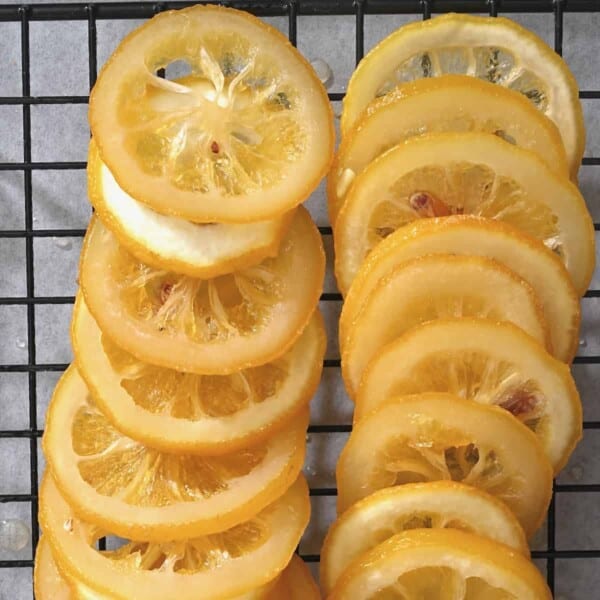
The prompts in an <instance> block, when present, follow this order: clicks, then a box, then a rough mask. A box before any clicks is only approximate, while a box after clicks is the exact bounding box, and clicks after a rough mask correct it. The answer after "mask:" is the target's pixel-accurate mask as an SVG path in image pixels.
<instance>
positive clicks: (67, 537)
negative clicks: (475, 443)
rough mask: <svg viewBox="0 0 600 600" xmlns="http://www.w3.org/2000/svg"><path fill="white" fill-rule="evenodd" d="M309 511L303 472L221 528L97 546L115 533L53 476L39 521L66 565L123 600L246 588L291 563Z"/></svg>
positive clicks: (227, 593) (194, 598)
mask: <svg viewBox="0 0 600 600" xmlns="http://www.w3.org/2000/svg"><path fill="white" fill-rule="evenodd" d="M309 516H310V502H309V497H308V487H307V485H306V482H305V481H304V479H303V478H302V477H300V478H299V479H298V480H297V481H296V482H295V483H294V484H293V485H292V486H291V487H290V488H289V489H288V491H287V492H286V493H285V494H284V495H283V496H282V497H281V498H279V499H278V500H277V501H275V502H274V503H272V504H270V505H269V506H267V507H265V508H264V509H263V510H261V511H260V512H259V513H257V514H255V515H252V516H250V517H249V518H248V520H246V521H245V522H243V523H240V524H239V525H237V526H235V527H232V528H226V529H225V530H222V531H221V532H220V533H218V534H214V535H206V536H203V537H196V538H188V539H183V540H181V541H168V538H165V539H163V540H162V541H159V542H156V543H148V542H144V541H135V540H131V539H127V540H125V541H124V542H125V543H124V545H122V546H121V547H119V548H118V549H117V550H108V551H98V550H97V549H96V547H95V542H96V540H97V539H98V538H100V537H102V536H104V535H109V534H111V533H112V532H111V531H110V530H102V529H100V528H99V527H97V526H94V525H91V524H89V523H86V522H85V521H83V520H81V519H80V518H79V517H78V516H76V515H75V514H74V513H73V510H72V509H71V508H70V507H69V505H68V504H67V503H66V502H65V500H64V499H63V497H62V496H61V495H60V493H59V490H58V488H57V487H56V485H55V483H54V481H53V480H52V478H51V477H50V476H49V475H46V477H44V480H43V482H42V485H41V488H40V522H41V523H42V527H43V528H44V532H45V534H46V535H47V536H48V540H49V542H50V544H51V545H52V549H53V552H54V554H55V556H56V560H57V561H58V562H59V567H60V568H61V570H64V572H65V573H66V574H67V575H69V576H70V577H73V578H75V579H76V580H78V581H82V582H84V583H85V584H86V585H87V586H89V587H90V588H91V589H93V590H95V591H97V592H98V593H104V594H107V595H109V596H110V597H111V598H116V599H120V600H130V599H131V598H134V597H143V598H147V599H148V600H164V599H165V598H178V599H180V600H213V599H215V600H225V599H229V598H231V597H232V596H236V598H237V595H240V594H246V593H248V591H249V590H251V589H253V588H257V587H259V586H263V585H265V584H267V583H268V582H270V581H272V580H274V578H275V577H277V575H279V573H280V572H281V571H282V570H283V569H284V567H285V566H286V565H287V564H288V562H289V560H290V558H291V556H292V554H293V552H294V548H295V547H296V545H297V543H298V541H299V540H300V536H301V535H302V532H303V531H304V528H305V527H306V525H307V523H308V520H309ZM257 564H260V566H261V568H260V569H257V568H256V565H257ZM249 597H251V598H255V596H249ZM258 597H261V596H260V595H259V596H258ZM242 598H246V596H242Z"/></svg>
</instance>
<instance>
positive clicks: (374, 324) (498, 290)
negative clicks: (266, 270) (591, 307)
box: [340, 254, 549, 398]
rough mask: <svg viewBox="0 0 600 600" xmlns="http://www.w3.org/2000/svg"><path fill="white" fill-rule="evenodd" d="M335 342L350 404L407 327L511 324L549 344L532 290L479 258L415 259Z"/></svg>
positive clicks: (377, 291)
mask: <svg viewBox="0 0 600 600" xmlns="http://www.w3.org/2000/svg"><path fill="white" fill-rule="evenodd" d="M348 305H349V302H346V303H345V305H344V308H343V309H342V310H343V311H344V310H350V311H351V312H352V313H354V314H356V315H357V317H356V319H355V320H354V322H353V323H352V326H351V327H349V328H348V330H347V335H346V337H345V338H340V348H341V351H342V375H343V377H344V382H345V384H346V389H347V390H348V394H349V395H350V397H351V398H354V397H355V395H356V391H357V389H358V384H359V383H360V379H361V377H362V375H363V372H364V370H365V368H366V367H367V365H368V364H369V362H370V361H371V360H372V359H373V357H374V356H375V355H376V354H377V352H378V351H379V350H380V349H381V348H382V346H384V345H385V344H388V343H390V342H391V341H393V340H394V339H396V338H397V337H398V336H400V335H402V334H403V333H404V332H406V331H407V330H408V329H410V328H411V327H413V326H415V325H418V324H419V323H424V322H426V321H432V320H434V319H443V318H450V317H481V318H488V319H493V320H495V321H511V322H513V323H515V324H516V325H518V326H519V327H521V329H523V330H524V331H526V332H527V333H529V334H530V335H531V336H533V337H534V338H535V339H536V340H537V341H539V342H540V343H541V344H544V345H547V344H548V343H549V338H548V333H547V327H546V323H545V321H544V315H543V310H542V307H541V305H540V303H539V301H538V298H537V296H536V294H535V292H534V291H533V289H532V287H531V286H530V285H529V284H528V283H526V282H525V281H524V280H523V279H521V278H520V277H518V276H517V275H515V273H513V272H512V271H510V270H509V269H508V268H506V267H505V266H504V265H501V264H500V263H498V262H496V261H493V260H490V259H488V258H482V257H479V256H452V255H448V254H437V255H429V256H423V257H421V258H415V259H412V260H410V261H407V262H405V263H402V264H401V265H400V266H398V267H396V268H395V269H394V270H393V271H391V272H390V273H389V275H387V276H386V277H383V278H382V279H380V280H379V282H378V283H377V285H376V286H375V287H374V288H373V292H372V294H371V296H370V297H369V298H368V299H367V300H366V301H365V302H364V304H363V306H362V308H361V309H360V310H356V307H353V306H352V305H350V306H349V308H347V307H348Z"/></svg>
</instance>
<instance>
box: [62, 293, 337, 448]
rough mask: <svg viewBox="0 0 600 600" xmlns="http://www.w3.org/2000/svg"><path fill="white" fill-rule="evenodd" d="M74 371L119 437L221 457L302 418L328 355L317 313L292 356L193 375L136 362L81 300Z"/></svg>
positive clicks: (75, 332)
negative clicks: (230, 370)
mask: <svg viewBox="0 0 600 600" xmlns="http://www.w3.org/2000/svg"><path fill="white" fill-rule="evenodd" d="M72 337H73V347H74V348H75V355H76V360H77V366H78V369H79V371H80V373H81V376H82V377H83V379H84V380H85V381H86V383H87V385H88V386H89V387H90V389H91V390H93V394H94V398H95V400H96V402H97V403H98V406H99V407H100V408H101V409H102V412H103V413H104V414H105V415H106V417H107V418H108V419H110V421H111V422H112V423H113V424H114V425H115V427H117V428H118V429H119V430H120V431H122V432H123V433H124V434H126V435H129V436H130V437H133V438H135V439H137V440H139V441H142V442H144V443H145V444H147V445H149V446H152V447H153V448H156V449H162V450H164V451H165V452H175V451H177V452H190V453H194V454H210V455H216V454H223V453H228V452H232V451H234V450H236V449H243V448H244V447H245V446H248V444H255V443H258V442H260V441H263V440H265V439H267V438H268V437H270V436H271V435H273V433H274V432H275V431H279V430H280V429H282V428H283V427H284V426H286V425H287V424H289V423H290V421H291V420H292V419H293V418H294V417H296V416H297V415H298V414H299V413H301V412H302V411H303V410H304V409H305V408H306V406H307V405H308V402H309V400H310V398H311V397H312V395H313V394H314V392H315V390H316V388H317V386H318V384H319V379H320V376H321V371H322V365H323V357H324V354H325V345H326V338H325V329H324V324H323V318H322V316H321V315H320V313H319V312H316V313H315V315H314V316H313V318H312V320H311V321H310V323H309V324H308V325H307V327H306V329H305V331H304V333H303V334H302V335H301V337H300V338H299V339H298V341H297V342H296V343H295V344H294V346H292V348H291V349H290V350H288V352H287V353H286V354H284V355H283V356H281V357H280V358H278V359H276V360H275V361H273V362H270V363H267V364H265V365H262V366H259V367H253V368H250V369H245V370H243V371H239V372H237V373H233V374H231V375H195V374H193V373H180V372H178V371H174V370H172V369H166V368H162V367H156V366H153V365H150V364H148V363H144V362H140V361H139V360H137V359H136V358H135V357H133V356H132V355H131V354H129V353H127V352H126V351H124V350H121V349H120V348H119V347H118V346H116V345H115V344H114V343H113V342H112V341H111V340H110V339H109V338H107V337H106V336H105V335H103V334H102V333H101V331H100V329H99V328H98V325H97V324H96V322H95V321H94V319H93V317H92V316H91V315H90V313H89V311H88V309H87V307H86V305H85V302H84V301H83V298H82V297H81V296H78V297H77V300H76V302H75V310H74V317H73V328H72Z"/></svg>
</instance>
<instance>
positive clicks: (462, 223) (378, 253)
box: [337, 215, 581, 362]
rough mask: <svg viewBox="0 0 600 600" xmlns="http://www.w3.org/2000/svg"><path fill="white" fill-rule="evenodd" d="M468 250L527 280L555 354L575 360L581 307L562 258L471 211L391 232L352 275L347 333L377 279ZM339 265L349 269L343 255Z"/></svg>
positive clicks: (345, 318) (346, 312)
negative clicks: (419, 260) (415, 262)
mask: <svg viewBox="0 0 600 600" xmlns="http://www.w3.org/2000/svg"><path fill="white" fill-rule="evenodd" d="M439 253H444V254H467V255H477V256H487V257H488V258H493V259H495V260H497V261H499V262H501V263H503V264H504V265H506V266H507V267H509V268H510V269H511V270H512V271H514V272H515V273H516V274H517V275H519V277H521V278H522V279H524V280H525V281H527V282H528V283H529V284H530V285H531V287H532V288H533V289H534V290H535V292H536V294H537V295H538V298H539V299H540V301H541V303H542V305H543V308H544V316H545V318H546V322H547V324H548V327H549V329H550V338H551V341H552V350H553V353H554V355H555V356H556V357H557V358H559V359H561V360H563V361H565V362H571V360H572V359H573V357H574V356H575V353H576V351H577V348H578V345H579V324H580V321H581V310H580V305H579V296H578V294H577V290H575V288H574V287H573V284H572V282H571V279H570V277H569V274H568V272H567V270H566V268H565V266H564V264H563V262H562V261H561V260H560V259H559V258H558V257H557V256H556V255H555V254H554V253H553V252H551V251H550V250H549V249H548V248H546V247H545V246H544V245H543V244H541V243H540V242H538V241H537V240H535V239H533V238H531V237H529V236H527V235H525V234H523V233H522V232H521V231H519V230H518V229H516V228H515V227H511V226H510V225H506V224H505V223H502V222H501V221H492V220H490V219H483V218H480V217H474V216H469V215H460V216H458V215H457V216H453V217H442V218H438V219H419V220H418V221H414V222H413V223H411V224H409V225H406V226H404V227H401V228H400V229H399V230H398V231H396V232H395V233H393V234H391V235H390V236H388V237H387V238H386V239H385V240H384V241H383V242H381V243H380V244H379V245H378V246H377V247H376V248H374V249H373V251H372V252H371V253H370V254H369V256H368V257H367V258H366V260H365V261H364V263H363V264H362V266H361V268H360V269H359V270H358V271H357V273H356V276H355V277H353V284H352V285H351V286H350V289H349V290H348V294H347V296H346V301H347V302H346V306H345V308H344V311H343V312H342V317H341V319H340V337H341V338H344V337H345V335H346V332H347V330H348V328H349V327H350V324H351V323H352V322H353V321H354V319H355V318H356V315H357V312H358V311H359V310H360V308H361V307H362V305H363V303H364V302H365V301H366V299H367V298H368V297H369V296H370V295H371V292H372V291H373V289H374V287H375V286H376V285H377V282H378V281H379V280H380V279H381V278H382V277H384V276H385V275H387V274H388V273H389V272H391V271H392V270H393V269H394V268H395V267H397V266H398V265H400V264H402V263H403V262H405V261H406V260H409V259H411V258H416V257H418V256H423V255H425V254H439ZM337 258H338V271H339V272H340V273H341V272H342V271H344V270H345V264H344V262H343V259H342V258H341V257H339V256H338V257H337Z"/></svg>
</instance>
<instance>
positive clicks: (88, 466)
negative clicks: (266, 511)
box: [43, 367, 308, 542]
mask: <svg viewBox="0 0 600 600" xmlns="http://www.w3.org/2000/svg"><path fill="white" fill-rule="evenodd" d="M307 424H308V414H307V411H306V413H304V414H302V415H301V416H299V417H298V419H297V421H296V422H295V423H294V425H293V426H292V427H290V428H288V429H287V430H284V431H281V432H279V433H277V434H275V435H274V436H273V437H272V438H270V439H269V440H268V441H267V442H266V443H263V444H260V445H256V446H250V447H247V448H245V449H243V450H239V451H237V452H234V453H231V454H227V455H224V456H201V457H200V456H194V455H189V454H188V455H186V454H168V453H165V452H160V451H158V450H155V449H153V448H151V447H148V446H144V445H143V444H142V443H140V442H138V441H135V440H133V439H131V438H128V437H127V436H125V435H124V434H122V433H120V432H119V431H118V430H117V429H115V428H114V427H113V426H112V425H111V424H110V423H109V422H108V420H107V419H106V417H105V416H104V415H103V414H102V413H101V412H100V411H99V410H98V407H97V406H96V403H95V402H94V400H93V398H92V397H91V395H90V394H89V391H88V389H87V387H86V385H85V383H84V381H83V380H82V379H81V377H80V375H79V374H78V372H77V370H76V369H75V368H74V367H70V368H69V369H67V371H66V372H65V374H64V375H63V377H62V378H61V380H60V382H59V384H58V385H57V387H56V390H55V392H54V395H53V397H52V401H51V404H50V407H49V410H48V417H47V426H46V430H45V432H44V437H43V447H44V452H45V454H46V457H47V460H48V463H49V465H50V467H51V469H52V473H53V475H54V477H55V479H56V482H57V485H58V487H59V489H60V491H61V493H62V494H63V495H64V496H65V498H66V499H67V500H68V502H69V503H70V504H71V505H72V506H73V507H74V509H75V510H76V511H77V514H79V515H80V516H81V517H82V518H85V519H88V520H89V521H90V522H92V523H96V524H98V525H99V526H102V527H104V528H105V529H106V530H108V531H111V532H113V533H115V534H117V535H120V536H122V537H130V538H135V539H142V540H148V541H150V540H151V541H155V542H160V541H163V540H165V539H169V540H179V539H185V538H188V537H193V536H197V535H206V534H211V533H216V532H219V531H222V530H224V529H227V528H229V527H233V526H235V525H237V524H239V523H240V522H242V521H244V520H246V519H248V518H249V517H251V516H252V515H254V514H256V513H257V512H258V511H260V510H262V509H263V508H264V507H265V506H266V505H268V504H270V503H271V502H273V501H274V500H275V499H276V498H278V497H279V496H281V495H282V494H283V493H284V492H285V490H286V489H287V488H288V487H289V486H290V485H291V484H292V483H293V482H294V480H295V479H296V477H297V476H298V473H299V472H300V468H301V466H302V463H303V461H304V453H305V447H306V442H305V432H306V427H307ZM65 436H67V437H66V439H65Z"/></svg>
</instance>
